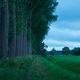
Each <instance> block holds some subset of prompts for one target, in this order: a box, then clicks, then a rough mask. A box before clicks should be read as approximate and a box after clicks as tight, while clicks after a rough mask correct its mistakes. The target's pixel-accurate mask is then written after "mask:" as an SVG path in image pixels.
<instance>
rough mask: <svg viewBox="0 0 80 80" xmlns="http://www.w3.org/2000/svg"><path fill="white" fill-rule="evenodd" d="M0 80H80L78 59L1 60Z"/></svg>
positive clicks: (34, 58) (35, 58)
mask: <svg viewBox="0 0 80 80" xmlns="http://www.w3.org/2000/svg"><path fill="white" fill-rule="evenodd" d="M0 80H80V57H79V56H52V57H51V56H50V57H49V56H48V57H45V58H43V57H41V56H29V57H24V58H20V57H19V58H16V59H14V60H13V59H10V60H1V61H0Z"/></svg>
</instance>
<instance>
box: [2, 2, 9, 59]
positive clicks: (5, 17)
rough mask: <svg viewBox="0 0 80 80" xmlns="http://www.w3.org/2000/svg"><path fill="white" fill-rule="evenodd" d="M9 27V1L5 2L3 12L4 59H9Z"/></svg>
mask: <svg viewBox="0 0 80 80" xmlns="http://www.w3.org/2000/svg"><path fill="white" fill-rule="evenodd" d="M8 26H9V13H8V1H7V0H3V5H2V10H1V43H2V45H1V54H2V55H3V57H4V58H6V57H8Z"/></svg>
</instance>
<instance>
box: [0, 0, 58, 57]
mask: <svg viewBox="0 0 80 80" xmlns="http://www.w3.org/2000/svg"><path fill="white" fill-rule="evenodd" d="M57 4H58V3H57V1H56V0H46V1H45V0H42V1H41V0H2V1H1V0H0V57H15V56H25V55H26V54H31V53H38V52H40V48H41V44H42V41H43V39H44V38H45V35H46V34H47V33H48V30H49V24H50V23H51V22H52V21H55V20H56V18H57V16H56V15H54V14H53V13H54V11H55V8H56V6H57Z"/></svg>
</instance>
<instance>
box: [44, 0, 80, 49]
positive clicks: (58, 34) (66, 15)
mask: <svg viewBox="0 0 80 80" xmlns="http://www.w3.org/2000/svg"><path fill="white" fill-rule="evenodd" d="M58 2H59V5H58V6H57V8H56V14H57V15H58V20H57V21H56V22H53V23H52V24H51V25H50V30H49V33H48V35H47V36H46V38H45V40H44V42H45V43H46V44H47V45H48V50H50V49H52V48H55V49H56V50H61V49H62V48H63V47H64V46H68V47H69V48H70V49H72V48H74V47H80V0H58Z"/></svg>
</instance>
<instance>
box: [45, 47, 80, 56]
mask: <svg viewBox="0 0 80 80" xmlns="http://www.w3.org/2000/svg"><path fill="white" fill-rule="evenodd" d="M46 54H48V55H76V56H80V47H75V48H74V49H72V50H70V49H69V47H64V48H63V49H62V50H60V51H57V50H55V49H54V48H53V49H52V50H51V51H46Z"/></svg>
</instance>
